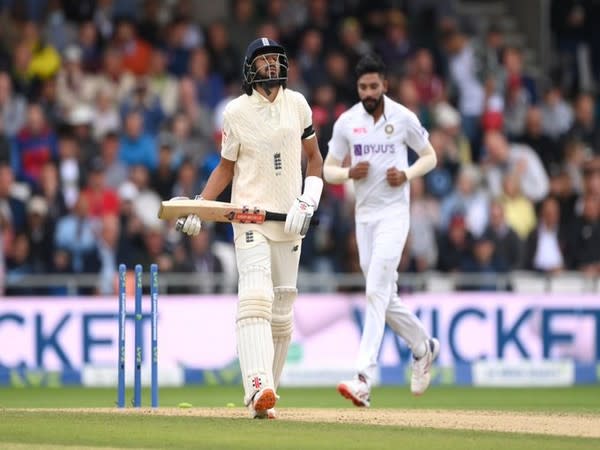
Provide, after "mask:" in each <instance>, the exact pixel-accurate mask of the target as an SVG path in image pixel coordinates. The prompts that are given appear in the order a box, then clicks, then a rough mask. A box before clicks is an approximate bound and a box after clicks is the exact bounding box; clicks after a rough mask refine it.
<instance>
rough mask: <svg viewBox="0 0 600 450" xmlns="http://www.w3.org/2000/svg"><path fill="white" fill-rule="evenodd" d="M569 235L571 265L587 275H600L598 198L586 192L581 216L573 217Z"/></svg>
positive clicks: (599, 206) (599, 207)
mask: <svg viewBox="0 0 600 450" xmlns="http://www.w3.org/2000/svg"><path fill="white" fill-rule="evenodd" d="M569 237H570V241H571V242H570V250H571V251H570V252H569V256H570V258H571V259H572V261H571V267H572V268H573V269H575V270H579V271H581V272H583V273H584V274H585V275H587V276H589V277H596V278H597V277H598V276H600V198H599V197H598V196H597V195H594V194H587V195H585V196H584V198H583V210H582V212H581V216H579V217H578V218H576V219H575V221H574V224H573V227H572V230H571V232H570V233H569Z"/></svg>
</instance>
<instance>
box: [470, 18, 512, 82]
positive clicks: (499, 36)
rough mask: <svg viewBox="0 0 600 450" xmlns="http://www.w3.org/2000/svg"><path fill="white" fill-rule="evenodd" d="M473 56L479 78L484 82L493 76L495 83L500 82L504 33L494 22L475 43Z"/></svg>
mask: <svg viewBox="0 0 600 450" xmlns="http://www.w3.org/2000/svg"><path fill="white" fill-rule="evenodd" d="M474 47H475V56H476V59H477V65H476V67H477V69H478V76H479V80H480V81H481V82H482V83H485V82H486V81H487V80H488V79H490V78H493V79H494V80H496V82H497V84H498V83H500V82H501V79H500V77H501V74H502V61H503V53H504V47H505V44H504V34H503V33H502V30H501V29H500V28H499V27H498V26H496V25H495V24H491V25H490V26H489V27H488V29H487V30H486V32H485V36H484V38H483V40H482V41H479V42H477V43H475V46H474Z"/></svg>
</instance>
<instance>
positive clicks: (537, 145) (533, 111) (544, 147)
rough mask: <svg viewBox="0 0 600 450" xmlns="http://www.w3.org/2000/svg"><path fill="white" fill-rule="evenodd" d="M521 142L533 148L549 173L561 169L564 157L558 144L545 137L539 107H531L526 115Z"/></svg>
mask: <svg viewBox="0 0 600 450" xmlns="http://www.w3.org/2000/svg"><path fill="white" fill-rule="evenodd" d="M518 140H519V142H522V143H523V144H526V145H528V146H529V147H531V148H532V149H533V150H534V151H535V152H536V153H537V155H538V156H539V157H540V159H541V160H542V163H543V164H544V168H545V169H546V172H547V173H550V171H551V169H558V167H560V165H561V163H562V160H563V155H562V152H561V148H560V146H559V144H558V142H556V141H554V140H553V139H552V138H550V137H549V136H547V135H545V134H544V132H543V128H542V112H541V109H540V108H539V107H537V106H530V107H529V109H528V110H527V113H526V115H525V129H524V133H523V135H522V136H520V138H519V139H518Z"/></svg>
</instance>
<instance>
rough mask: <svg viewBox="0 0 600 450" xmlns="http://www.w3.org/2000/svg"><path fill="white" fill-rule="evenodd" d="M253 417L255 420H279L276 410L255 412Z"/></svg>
mask: <svg viewBox="0 0 600 450" xmlns="http://www.w3.org/2000/svg"><path fill="white" fill-rule="evenodd" d="M253 417H254V418H255V419H277V410H276V409H275V408H269V409H267V410H266V411H260V413H259V412H258V411H254V412H253Z"/></svg>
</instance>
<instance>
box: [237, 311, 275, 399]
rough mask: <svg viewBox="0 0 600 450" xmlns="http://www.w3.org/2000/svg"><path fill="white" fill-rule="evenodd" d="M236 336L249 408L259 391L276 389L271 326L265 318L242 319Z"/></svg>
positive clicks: (245, 395)
mask: <svg viewBox="0 0 600 450" xmlns="http://www.w3.org/2000/svg"><path fill="white" fill-rule="evenodd" d="M236 336H237V348H238V357H239V360H240V369H241V371H242V380H243V383H244V403H245V404H246V406H247V405H248V404H249V403H250V401H251V400H252V397H253V396H254V394H255V393H256V392H257V391H259V390H261V389H264V388H267V387H268V388H272V389H274V384H273V372H272V366H273V337H272V335H271V325H270V324H269V322H268V321H267V320H265V319H263V318H249V319H241V320H238V321H237V323H236Z"/></svg>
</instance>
